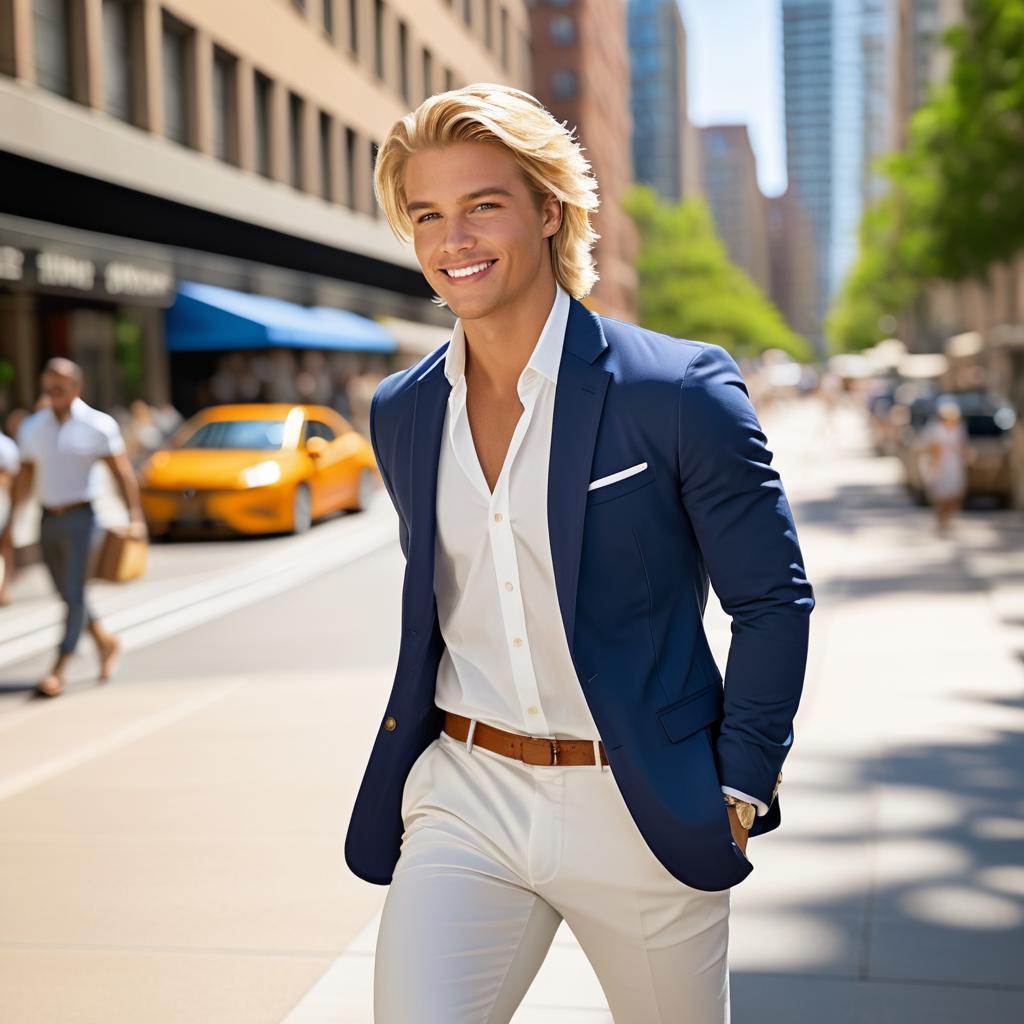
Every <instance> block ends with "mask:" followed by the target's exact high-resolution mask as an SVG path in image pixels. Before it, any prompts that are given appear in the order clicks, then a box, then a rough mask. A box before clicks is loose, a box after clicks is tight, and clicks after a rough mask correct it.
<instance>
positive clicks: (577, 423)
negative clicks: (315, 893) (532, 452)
mask: <svg viewBox="0 0 1024 1024" xmlns="http://www.w3.org/2000/svg"><path fill="white" fill-rule="evenodd" d="M607 347H608V342H607V341H606V340H605V337H604V331H602V329H601V321H600V320H599V319H598V318H597V317H596V316H595V315H594V314H593V313H591V312H590V311H589V310H588V309H587V308H586V307H585V306H584V305H583V304H582V303H580V302H577V301H576V300H575V299H573V300H572V302H571V305H570V309H569V322H568V324H567V325H566V329H565V344H564V346H563V348H562V361H561V363H560V365H559V369H558V384H557V386H556V390H555V411H554V420H553V422H552V426H551V455H550V459H549V462H548V535H549V537H550V541H551V561H552V563H553V565H554V570H555V588H556V590H557V591H558V604H559V608H560V609H561V612H562V625H563V626H564V627H565V635H566V639H567V640H568V642H569V650H570V651H572V649H573V632H574V630H575V626H576V588H577V584H578V582H579V575H580V553H581V551H582V547H583V519H584V515H585V513H586V508H587V486H588V485H589V483H590V469H591V464H592V463H593V460H594V444H595V442H596V441H597V430H598V427H599V426H600V423H601V410H602V409H603V407H604V396H605V392H606V391H607V390H608V381H609V380H610V378H611V374H610V373H609V372H608V371H607V370H605V369H602V368H601V367H600V366H595V365H593V364H594V362H595V361H596V360H597V359H598V357H599V356H600V355H602V353H603V352H604V351H605V349H606V348H607Z"/></svg>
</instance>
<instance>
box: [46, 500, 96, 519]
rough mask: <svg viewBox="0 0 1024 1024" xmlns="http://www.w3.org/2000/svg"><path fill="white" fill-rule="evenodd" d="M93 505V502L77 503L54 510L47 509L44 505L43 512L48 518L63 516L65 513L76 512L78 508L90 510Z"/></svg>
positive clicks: (57, 507)
mask: <svg viewBox="0 0 1024 1024" xmlns="http://www.w3.org/2000/svg"><path fill="white" fill-rule="evenodd" d="M91 504H92V502H91V501H76V502H73V503H72V504H70V505H57V506H55V507H53V508H47V507H46V506H45V505H44V506H43V511H44V512H45V513H46V514H47V515H48V516H62V515H64V513H65V512H74V510H75V509H76V508H88V507H89V506H90V505H91Z"/></svg>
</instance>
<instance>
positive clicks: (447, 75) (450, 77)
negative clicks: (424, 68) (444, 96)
mask: <svg viewBox="0 0 1024 1024" xmlns="http://www.w3.org/2000/svg"><path fill="white" fill-rule="evenodd" d="M454 88H455V73H454V72H453V71H452V69H451V68H445V69H444V91H445V92H451V91H452V89H454Z"/></svg>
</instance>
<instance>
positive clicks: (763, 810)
mask: <svg viewBox="0 0 1024 1024" xmlns="http://www.w3.org/2000/svg"><path fill="white" fill-rule="evenodd" d="M722 792H723V793H729V794H730V795H731V796H734V797H736V799H737V800H745V801H746V802H747V803H748V804H753V805H754V806H755V807H756V808H757V816H758V817H759V818H761V817H764V815H766V814H767V813H768V805H767V804H766V803H765V802H764V801H763V800H758V799H757V797H753V796H748V795H747V794H746V793H743V792H741V791H740V790H738V789H733V788H732V787H730V786H723V787H722Z"/></svg>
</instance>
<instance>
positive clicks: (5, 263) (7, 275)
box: [0, 245, 25, 281]
mask: <svg viewBox="0 0 1024 1024" xmlns="http://www.w3.org/2000/svg"><path fill="white" fill-rule="evenodd" d="M24 273H25V254H24V253H23V252H22V251H21V250H20V249H15V248H14V246H13V245H0V281H20V280H21V278H22V275H23V274H24Z"/></svg>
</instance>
